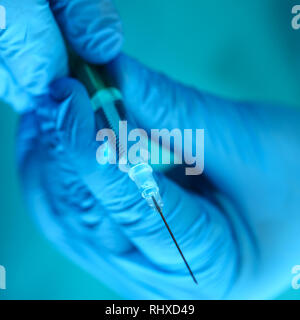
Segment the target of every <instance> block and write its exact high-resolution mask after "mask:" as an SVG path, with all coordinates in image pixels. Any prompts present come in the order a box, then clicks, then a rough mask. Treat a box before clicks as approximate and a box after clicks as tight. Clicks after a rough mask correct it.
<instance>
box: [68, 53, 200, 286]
mask: <svg viewBox="0 0 300 320" xmlns="http://www.w3.org/2000/svg"><path fill="white" fill-rule="evenodd" d="M70 67H71V73H72V75H73V76H75V77H76V78H77V79H78V80H79V81H80V82H81V83H82V84H83V85H84V86H85V87H86V89H87V91H88V94H89V96H90V98H91V102H92V106H93V109H94V111H95V113H99V115H98V116H99V117H100V118H101V119H102V120H104V121H106V124H107V125H108V127H109V129H112V130H113V131H114V134H115V137H116V145H117V146H118V148H119V159H121V158H122V153H123V152H124V148H123V146H122V145H121V142H120V140H119V136H118V134H119V133H118V131H119V128H118V123H119V121H124V120H126V119H125V117H126V116H125V111H124V106H123V102H122V95H121V93H120V91H119V90H118V89H117V88H116V87H114V86H111V85H110V84H108V83H107V82H106V81H105V78H106V77H105V76H104V70H102V71H101V70H100V68H101V67H99V66H93V65H90V64H88V63H86V62H84V61H83V60H82V59H81V58H79V57H78V56H76V55H74V54H73V53H71V52H70ZM126 166H127V167H128V175H129V177H130V179H131V180H133V181H134V182H135V184H136V186H137V187H138V190H139V191H140V193H141V195H142V197H143V198H144V199H145V200H146V201H147V203H148V205H149V206H150V207H152V208H153V209H154V210H156V211H157V212H158V213H159V214H160V216H161V218H162V220H163V222H164V224H165V226H166V227H167V229H168V231H169V233H170V235H171V237H172V239H173V241H174V243H175V245H176V247H177V249H178V251H179V253H180V255H181V257H182V259H183V261H184V263H185V265H186V267H187V268H188V270H189V273H190V274H191V276H192V278H193V280H194V282H195V283H196V284H197V280H196V278H195V276H194V274H193V272H192V270H191V268H190V266H189V265H188V263H187V261H186V259H185V257H184V255H183V253H182V251H181V249H180V247H179V245H178V243H177V241H176V239H175V237H174V235H173V233H172V231H171V229H170V227H169V225H168V223H167V221H166V219H165V217H164V215H163V213H162V209H161V208H162V207H163V201H162V198H161V196H160V193H159V187H158V185H157V183H156V181H155V179H154V177H153V169H152V167H151V166H150V165H149V164H148V163H147V162H145V161H143V160H142V159H139V160H138V163H136V164H131V163H129V162H128V163H127V164H126Z"/></svg>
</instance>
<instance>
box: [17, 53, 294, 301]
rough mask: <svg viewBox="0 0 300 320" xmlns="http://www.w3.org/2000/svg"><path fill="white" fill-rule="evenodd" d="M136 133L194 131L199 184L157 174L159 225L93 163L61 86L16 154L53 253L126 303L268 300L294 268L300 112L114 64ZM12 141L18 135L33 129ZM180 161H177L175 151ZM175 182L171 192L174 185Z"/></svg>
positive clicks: (75, 91) (87, 130)
mask: <svg viewBox="0 0 300 320" xmlns="http://www.w3.org/2000/svg"><path fill="white" fill-rule="evenodd" d="M110 69H111V73H112V74H114V76H115V77H116V79H117V80H118V83H119V87H120V89H121V91H122V94H123V95H124V100H125V104H126V107H127V108H128V111H129V112H132V114H133V115H134V117H135V118H136V121H137V122H138V124H139V126H140V127H142V128H145V129H146V130H148V131H149V130H150V129H152V128H158V129H161V128H167V129H169V130H171V129H173V128H180V129H186V128H194V129H195V128H204V129H205V171H204V172H205V174H204V175H203V176H198V177H197V176H194V177H185V178H184V179H182V180H181V181H180V182H179V181H178V179H177V178H176V177H178V174H177V173H176V174H174V175H172V173H170V174H169V177H166V176H165V175H162V174H159V175H158V176H157V180H158V184H159V186H160V189H161V193H162V197H163V200H164V203H165V208H164V214H165V216H166V219H167V221H168V222H169V224H170V227H171V229H172V230H173V232H174V234H175V236H176V238H177V240H178V242H179V243H180V245H181V248H182V250H183V252H184V254H185V256H186V258H187V260H188V261H189V263H190V265H191V268H192V269H193V271H194V273H195V276H196V278H197V280H198V283H199V285H198V286H196V285H195V284H194V283H193V281H192V279H191V278H190V275H189V273H188V271H187V270H186V268H185V266H184V264H183V263H182V261H181V258H180V256H179V255H178V252H177V251H176V248H175V247H174V244H173V243H172V240H171V238H170V236H169V234H168V233H167V231H166V229H165V227H164V225H163V223H162V221H161V218H160V217H159V216H158V214H155V213H154V212H152V210H151V209H150V208H149V207H148V206H147V204H146V202H145V201H144V200H143V199H142V198H141V197H140V195H139V193H138V192H137V189H136V186H135V185H134V183H133V182H132V181H131V180H130V179H129V178H128V176H127V175H126V174H125V173H123V172H121V171H119V169H118V168H117V167H116V166H113V165H107V166H102V165H99V164H98V163H97V161H96V149H97V146H98V145H97V144H96V142H95V135H96V133H95V125H94V123H95V119H94V113H93V112H92V107H91V104H90V102H89V98H88V96H87V93H86V91H85V89H84V88H83V87H82V86H81V84H79V83H78V82H77V81H76V80H73V79H69V78H63V79H61V80H58V81H57V82H55V83H54V84H53V85H52V87H51V88H52V90H51V95H50V96H49V97H45V100H44V103H43V104H42V105H41V107H40V108H39V109H38V111H37V117H36V119H37V121H36V126H37V128H38V132H39V134H38V135H37V136H36V137H35V138H34V139H32V140H31V141H28V139H27V140H26V139H25V141H22V140H20V142H21V145H26V146H27V150H30V151H27V152H26V153H24V154H23V156H22V160H21V163H23V166H21V168H22V172H23V181H24V189H25V190H27V196H28V199H29V202H30V207H31V208H32V210H33V211H34V212H36V216H37V219H38V220H39V222H40V224H41V225H42V227H43V229H44V230H45V232H46V233H47V234H48V236H49V237H50V238H51V239H52V241H54V242H55V243H57V245H58V247H60V248H62V249H63V251H64V252H65V253H67V254H69V255H71V256H72V258H73V259H74V260H77V261H78V262H79V263H80V264H81V265H83V266H85V267H86V268H87V269H88V270H89V271H90V272H92V273H93V274H95V275H96V276H97V277H98V278H100V279H101V280H102V281H104V282H105V283H107V284H108V285H109V286H110V287H112V288H114V289H115V290H116V291H117V292H119V293H121V294H122V295H123V296H124V297H127V298H180V299H182V298H190V299H193V298H204V299H209V298H256V299H257V298H270V297H273V296H274V295H276V294H278V293H279V292H280V290H282V289H283V288H284V287H285V286H286V285H288V283H289V281H290V269H291V267H292V266H293V265H294V264H297V257H298V240H297V237H298V236H297V235H298V227H297V226H298V225H299V224H298V223H299V220H300V218H299V215H298V214H297V211H298V208H299V199H300V197H299V190H297V188H296V186H297V184H298V179H299V170H298V169H299V164H298V161H297V159H298V156H299V155H300V148H299V143H298V138H299V127H298V122H299V117H300V114H299V111H298V110H296V109H295V110H293V109H289V108H283V107H276V106H274V107H269V106H266V105H258V104H257V105H255V104H246V103H237V102H231V101H227V100H224V99H220V98H217V97H214V96H212V95H209V94H205V93H201V92H198V91H197V90H195V89H192V88H188V87H185V86H183V85H181V84H178V83H176V82H174V81H172V80H170V79H168V78H167V77H165V76H163V75H160V74H158V73H155V72H153V71H151V70H148V69H147V68H145V67H144V66H142V65H141V64H139V63H138V62H136V61H135V60H133V59H131V58H129V57H127V56H125V55H121V56H119V57H118V58H117V59H116V60H115V61H114V62H113V63H111V65H110ZM23 125H24V126H25V128H24V129H22V131H21V132H23V130H24V131H25V132H26V130H27V129H28V126H29V127H32V124H28V123H27V124H26V121H25V122H23ZM183 152H184V150H183ZM175 180H177V181H175Z"/></svg>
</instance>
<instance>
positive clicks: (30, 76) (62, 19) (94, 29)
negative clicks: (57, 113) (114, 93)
mask: <svg viewBox="0 0 300 320" xmlns="http://www.w3.org/2000/svg"><path fill="white" fill-rule="evenodd" d="M1 5H2V6H4V7H5V9H6V20H7V23H6V25H7V26H6V29H5V30H0V79H1V82H0V99H2V100H4V101H6V102H7V103H9V104H11V105H12V106H13V107H14V109H15V110H17V111H19V112H22V113H23V112H26V111H30V110H32V109H34V108H35V107H36V104H37V103H38V102H37V96H40V95H43V94H45V93H47V92H48V86H49V84H50V83H51V82H52V81H53V80H55V79H59V78H61V77H62V76H66V75H67V74H68V64H67V54H66V49H65V45H64V41H63V37H65V38H66V39H67V40H68V42H69V43H70V44H71V45H72V47H73V49H74V50H75V51H76V52H77V53H78V54H80V55H81V56H82V57H83V58H84V59H85V60H88V61H89V62H94V63H106V62H107V61H109V60H111V59H112V58H113V57H115V56H116V55H117V54H118V53H119V51H120V48H121V45H122V41H123V40H122V39H123V38H122V34H121V23H120V19H119V16H118V14H117V12H116V10H115V8H114V6H113V5H112V3H111V1H110V0H90V1H86V0H72V1H69V0H26V1H19V0H3V1H1ZM59 27H60V28H59ZM87 30H88V32H87Z"/></svg>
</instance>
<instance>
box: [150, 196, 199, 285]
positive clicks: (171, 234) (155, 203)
mask: <svg viewBox="0 0 300 320" xmlns="http://www.w3.org/2000/svg"><path fill="white" fill-rule="evenodd" d="M152 201H153V203H154V206H155V208H156V210H157V212H158V213H159V214H160V216H161V218H162V219H163V222H164V224H165V226H166V227H167V229H168V231H169V233H170V236H171V237H172V239H173V241H174V243H175V245H176V247H177V249H178V251H179V253H180V255H181V257H182V259H183V261H184V263H185V265H186V267H187V268H188V270H189V273H190V275H191V276H192V278H193V280H194V282H195V283H196V284H198V282H197V280H196V278H195V276H194V274H193V271H192V270H191V268H190V266H189V264H188V262H187V261H186V259H185V257H184V255H183V253H182V251H181V249H180V247H179V245H178V243H177V241H176V239H175V237H174V235H173V232H172V231H171V229H170V227H169V225H168V223H167V221H166V219H165V217H164V215H163V213H162V211H161V209H160V207H159V205H158V203H157V201H156V200H155V198H154V197H153V196H152Z"/></svg>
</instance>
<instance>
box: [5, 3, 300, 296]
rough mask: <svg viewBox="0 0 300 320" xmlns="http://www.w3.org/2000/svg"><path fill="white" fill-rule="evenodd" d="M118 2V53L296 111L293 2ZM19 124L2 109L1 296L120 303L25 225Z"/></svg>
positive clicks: (297, 50)
mask: <svg viewBox="0 0 300 320" xmlns="http://www.w3.org/2000/svg"><path fill="white" fill-rule="evenodd" d="M115 2H116V5H117V7H118V8H119V11H120V14H121V17H122V20H123V25H124V32H125V35H126V42H125V51H126V52H127V53H129V54H131V55H133V56H135V57H137V58H138V59H140V60H141V61H142V62H144V63H146V64H147V65H149V66H151V67H153V68H155V69H158V70H160V71H163V72H165V73H167V74H168V75H170V76H172V77H173V78H176V79H178V80H180V81H182V82H185V83H187V84H191V85H193V86H196V87H198V88H199V89H203V90H206V91H211V92H214V93H216V94H220V95H222V96H226V97H231V98H240V99H247V100H261V101H275V102H281V103H285V104H291V105H294V106H295V107H297V106H299V105H300V104H299V101H300V90H299V76H300V59H299V56H300V30H299V31H295V30H293V29H292V28H291V18H292V15H291V8H292V6H293V5H294V4H297V1H288V0H251V1H245V0H244V1H241V0H215V1H214V0H209V1H207V0H206V1H204V0H130V1H121V0H118V1H115ZM298 4H300V0H299V1H298ZM0 81H1V79H0ZM16 126H17V115H16V114H14V112H13V111H12V110H11V109H10V108H9V107H8V106H5V105H1V106H0V143H1V151H0V156H1V158H0V159H1V166H0V179H1V184H0V264H1V265H4V266H5V267H6V270H7V290H5V291H4V290H0V299H118V298H121V297H119V296H117V294H115V293H114V292H112V291H111V290H110V289H108V288H107V287H105V286H104V285H102V284H101V283H99V282H98V281H97V280H95V279H94V278H93V277H92V276H90V275H89V274H87V273H86V272H85V271H83V270H81V269H80V268H79V267H78V266H76V265H74V264H73V263H72V262H70V261H69V260H68V259H67V258H65V257H64V256H62V255H61V254H60V253H58V252H57V251H56V249H55V248H54V247H52V245H51V244H49V243H48V242H47V241H46V240H45V239H44V237H43V235H42V234H41V233H40V232H39V230H37V228H36V227H35V225H34V224H33V222H32V221H31V219H30V217H29V214H28V212H27V211H26V209H25V207H24V204H23V202H22V195H21V192H20V187H19V183H18V177H17V172H16V165H15V160H14V145H15V144H14V140H15V131H16ZM299 264H300V257H299ZM291 267H292V266H291ZM291 279H292V275H291ZM274 298H276V297H274ZM277 298H282V299H288V298H290V299H300V290H298V291H297V290H292V289H289V288H287V291H286V292H283V293H282V295H280V296H279V297H277Z"/></svg>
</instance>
